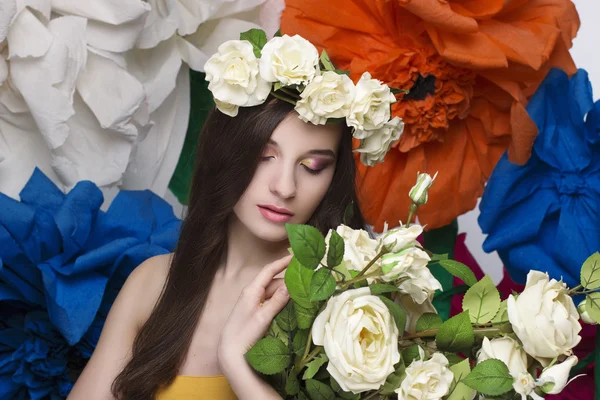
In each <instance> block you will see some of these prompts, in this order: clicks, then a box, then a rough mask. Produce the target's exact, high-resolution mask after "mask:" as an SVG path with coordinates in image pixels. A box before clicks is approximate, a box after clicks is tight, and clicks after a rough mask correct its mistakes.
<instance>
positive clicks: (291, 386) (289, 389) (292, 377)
mask: <svg viewBox="0 0 600 400" xmlns="http://www.w3.org/2000/svg"><path fill="white" fill-rule="evenodd" d="M299 391H300V381H298V375H297V374H296V370H295V369H294V368H292V369H290V372H289V374H288V376H287V379H286V381H285V393H286V394H288V395H290V396H294V395H296V394H298V392H299Z"/></svg>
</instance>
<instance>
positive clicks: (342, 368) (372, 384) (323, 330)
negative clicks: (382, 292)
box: [312, 287, 400, 393]
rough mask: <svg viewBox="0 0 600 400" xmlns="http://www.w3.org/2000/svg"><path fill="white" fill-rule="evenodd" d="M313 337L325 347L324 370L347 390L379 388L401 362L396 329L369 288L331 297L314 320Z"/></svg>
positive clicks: (383, 306) (387, 313) (385, 308)
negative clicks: (325, 364) (325, 368)
mask: <svg viewBox="0 0 600 400" xmlns="http://www.w3.org/2000/svg"><path fill="white" fill-rule="evenodd" d="M312 338H313V343H314V344H315V345H317V346H324V347H325V353H326V354H327V357H328V358H329V364H328V365H327V371H328V372H329V374H331V376H332V377H333V378H334V379H335V380H336V381H337V383H338V384H339V385H340V387H341V388H342V389H343V390H344V391H346V392H352V393H361V392H365V391H368V390H377V389H379V388H380V387H381V385H383V384H384V383H385V380H386V378H387V377H388V375H390V374H391V373H392V372H394V364H396V363H397V362H398V361H400V353H399V352H398V328H397V327H396V324H395V323H394V319H393V317H392V316H391V314H390V312H389V310H388V308H387V307H386V305H385V304H384V303H383V301H381V299H380V298H379V297H377V296H373V295H371V291H370V289H369V288H368V287H364V288H360V289H352V290H347V291H345V292H343V293H341V294H340V295H338V296H335V297H331V298H330V299H329V300H328V301H327V307H325V310H323V312H321V314H319V315H318V316H317V318H316V319H315V322H314V324H313V327H312Z"/></svg>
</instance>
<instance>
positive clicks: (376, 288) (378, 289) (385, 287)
mask: <svg viewBox="0 0 600 400" xmlns="http://www.w3.org/2000/svg"><path fill="white" fill-rule="evenodd" d="M369 289H371V294H372V295H378V294H383V293H391V292H399V291H400V289H399V288H398V287H396V286H394V285H390V284H388V283H376V284H373V285H371V286H369Z"/></svg>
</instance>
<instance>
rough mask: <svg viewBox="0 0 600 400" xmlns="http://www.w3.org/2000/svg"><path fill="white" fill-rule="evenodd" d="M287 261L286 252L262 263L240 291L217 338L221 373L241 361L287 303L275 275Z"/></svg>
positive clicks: (286, 293)
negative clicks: (261, 267) (273, 259)
mask: <svg viewBox="0 0 600 400" xmlns="http://www.w3.org/2000/svg"><path fill="white" fill-rule="evenodd" d="M291 260H292V256H291V255H289V256H285V257H283V258H280V259H279V260H276V261H274V262H272V263H271V264H268V265H266V266H265V267H264V268H263V269H262V270H261V271H260V273H259V274H258V275H257V276H256V278H254V279H253V280H252V282H250V284H249V285H248V286H246V287H245V288H244V290H242V293H241V295H240V297H239V298H238V300H237V303H236V304H235V306H234V307H233V310H231V314H229V318H228V319H227V322H226V323H225V326H224V327H223V330H222V331H221V337H220V338H219V347H218V349H217V355H218V358H219V364H220V366H221V369H222V370H223V371H224V372H225V373H226V371H227V370H229V369H231V366H232V365H236V364H239V363H240V362H244V355H245V354H246V352H247V351H248V350H250V348H251V347H252V346H254V344H256V342H258V340H259V339H260V338H262V337H263V336H264V334H265V332H266V331H267V329H268V328H269V325H270V324H271V321H272V320H273V318H275V315H277V313H278V312H279V311H281V309H283V307H285V305H286V304H287V302H288V300H289V298H290V296H289V293H288V291H287V288H286V287H285V284H284V282H283V279H282V278H275V276H277V274H279V273H280V272H282V271H283V270H284V269H285V268H286V267H287V265H288V264H289V263H290V261H291ZM244 363H245V362H244ZM226 375H227V373H226Z"/></svg>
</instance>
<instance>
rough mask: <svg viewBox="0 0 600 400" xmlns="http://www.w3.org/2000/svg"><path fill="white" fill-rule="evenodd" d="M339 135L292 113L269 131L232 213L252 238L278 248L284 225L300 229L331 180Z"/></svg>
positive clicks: (337, 130)
mask: <svg viewBox="0 0 600 400" xmlns="http://www.w3.org/2000/svg"><path fill="white" fill-rule="evenodd" d="M341 134H342V133H341V129H340V127H339V126H337V125H320V126H317V125H313V124H311V123H305V122H302V121H301V120H300V119H299V118H298V115H297V114H296V113H295V112H292V113H291V114H290V115H288V116H287V117H286V118H285V119H284V120H283V121H282V122H281V123H280V124H279V125H278V126H277V128H276V129H275V130H274V131H273V134H272V135H271V138H270V140H269V143H268V144H267V146H266V148H265V150H264V152H263V154H262V155H261V159H260V161H259V164H258V168H257V170H256V173H255V174H254V177H253V178H252V181H251V182H250V185H249V186H248V188H247V189H246V191H245V192H244V194H243V195H242V197H241V198H240V200H239V201H238V202H237V204H236V205H235V207H234V208H233V211H234V213H235V215H236V216H237V219H238V220H239V221H240V222H241V223H242V224H243V225H244V226H245V227H246V228H247V229H248V230H249V231H250V232H252V233H253V234H254V235H255V236H257V237H259V238H261V239H263V240H267V241H271V242H278V241H282V240H285V239H286V238H287V233H286V231H285V224H286V223H292V224H304V223H306V222H307V221H308V220H309V219H310V217H311V216H312V214H313V213H314V211H315V209H316V208H317V206H318V205H319V203H320V202H321V200H322V199H323V197H324V196H325V193H327V190H328V189H329V185H330V184H331V181H332V179H333V175H334V172H335V165H336V160H337V155H338V148H339V143H340V139H341Z"/></svg>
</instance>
